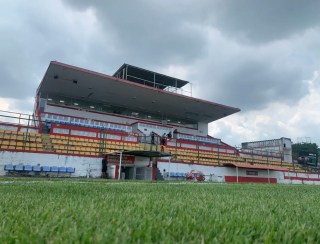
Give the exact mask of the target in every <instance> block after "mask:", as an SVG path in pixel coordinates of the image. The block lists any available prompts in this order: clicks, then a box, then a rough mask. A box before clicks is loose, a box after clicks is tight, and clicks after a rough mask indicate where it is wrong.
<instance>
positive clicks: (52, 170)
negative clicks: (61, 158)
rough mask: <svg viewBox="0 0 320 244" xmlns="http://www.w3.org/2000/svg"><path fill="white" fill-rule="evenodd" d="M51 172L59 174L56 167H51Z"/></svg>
mask: <svg viewBox="0 0 320 244" xmlns="http://www.w3.org/2000/svg"><path fill="white" fill-rule="evenodd" d="M51 172H59V167H57V166H52V167H51Z"/></svg>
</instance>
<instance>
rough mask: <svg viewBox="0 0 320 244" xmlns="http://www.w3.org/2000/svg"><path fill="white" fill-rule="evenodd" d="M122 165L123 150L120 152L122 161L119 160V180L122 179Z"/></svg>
mask: <svg viewBox="0 0 320 244" xmlns="http://www.w3.org/2000/svg"><path fill="white" fill-rule="evenodd" d="M121 165H122V151H121V152H120V162H119V171H118V172H119V173H118V180H120V179H121Z"/></svg>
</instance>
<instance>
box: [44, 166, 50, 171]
mask: <svg viewBox="0 0 320 244" xmlns="http://www.w3.org/2000/svg"><path fill="white" fill-rule="evenodd" d="M42 171H43V172H50V171H51V169H50V166H42Z"/></svg>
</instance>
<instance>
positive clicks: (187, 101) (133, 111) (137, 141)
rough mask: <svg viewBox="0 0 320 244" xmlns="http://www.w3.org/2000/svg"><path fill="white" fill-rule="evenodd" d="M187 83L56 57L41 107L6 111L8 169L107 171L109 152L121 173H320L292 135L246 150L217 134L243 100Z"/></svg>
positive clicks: (3, 136)
mask: <svg viewBox="0 0 320 244" xmlns="http://www.w3.org/2000/svg"><path fill="white" fill-rule="evenodd" d="M188 84H189V82H187V81H184V80H181V79H177V78H174V77H169V76H166V75H163V74H159V73H156V72H152V71H149V70H145V69H141V68H138V67H135V66H132V65H128V64H124V65H122V66H121V67H120V68H119V69H118V70H117V71H116V73H115V74H114V75H113V76H109V75H105V74H101V73H97V72H93V71H89V70H86V69H82V68H79V67H74V66H71V65H67V64H63V63H60V62H56V61H53V62H51V63H50V64H49V67H48V69H47V71H46V73H45V75H44V77H43V79H42V81H41V83H40V85H39V87H38V89H37V92H36V100H35V106H34V114H33V115H25V114H19V113H14V112H8V111H2V112H1V121H0V122H1V123H0V165H1V168H0V175H28V176H30V175H36V176H63V177H66V176H68V177H69V176H71V177H100V176H101V159H102V158H103V157H104V156H105V155H107V161H108V173H109V177H110V178H114V179H120V178H122V179H144V180H166V179H170V180H185V179H186V178H188V179H190V178H191V179H192V175H194V176H195V177H194V178H193V179H194V180H196V179H200V178H201V180H207V181H215V182H265V183H292V182H293V183H302V182H307V183H314V184H317V183H318V182H320V177H319V174H318V173H314V172H305V171H304V170H302V169H300V168H299V167H298V166H295V165H294V164H292V156H291V140H290V139H288V138H281V139H279V140H269V141H262V142H249V143H243V145H242V148H241V149H240V150H239V149H237V148H235V147H232V146H230V145H228V144H226V143H224V142H223V141H222V140H221V139H219V138H215V137H212V136H210V135H208V124H209V123H210V122H213V121H215V120H218V119H221V118H224V117H226V116H228V115H231V114H234V113H236V112H239V111H240V109H238V108H234V107H230V106H225V105H221V104H217V103H213V102H209V101H204V100H201V99H198V98H194V97H192V96H191V95H190V92H189V94H188V95H185V94H186V91H185V90H184V87H185V86H187V85H188ZM164 135H169V136H164ZM190 172H191V173H190ZM197 175H198V176H201V177H200V178H199V177H198V178H197Z"/></svg>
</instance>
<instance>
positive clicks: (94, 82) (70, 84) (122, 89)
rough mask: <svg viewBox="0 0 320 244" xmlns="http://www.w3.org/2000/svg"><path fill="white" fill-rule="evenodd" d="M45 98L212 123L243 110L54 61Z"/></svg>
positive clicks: (46, 78)
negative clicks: (94, 103) (62, 97)
mask: <svg viewBox="0 0 320 244" xmlns="http://www.w3.org/2000/svg"><path fill="white" fill-rule="evenodd" d="M37 94H38V95H40V96H41V97H50V96H64V97H70V98H74V99H82V100H84V101H87V102H99V103H102V104H106V105H112V106H114V107H116V106H119V107H122V108H128V109H130V110H132V111H137V112H139V111H140V112H145V113H148V112H150V113H152V114H154V113H157V114H159V115H162V116H167V117H174V118H181V119H186V120H189V121H190V120H192V121H199V122H203V123H210V122H212V121H215V120H218V119H220V118H223V117H226V116H228V115H230V114H233V113H236V112H239V111H240V109H238V108H234V107H229V106H225V105H221V104H218V103H213V102H209V101H204V100H201V99H197V98H193V97H189V96H185V95H179V94H176V93H173V92H168V91H164V90H161V89H158V88H155V87H150V86H146V85H142V84H137V83H134V82H131V81H127V80H123V79H120V78H116V77H113V76H109V75H105V74H101V73H97V72H94V71H90V70H86V69H82V68H78V67H75V66H71V65H68V64H63V63H60V62H56V61H52V62H50V64H49V67H48V69H47V71H46V73H45V75H44V77H43V80H42V81H41V84H40V85H39V87H38V90H37Z"/></svg>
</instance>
